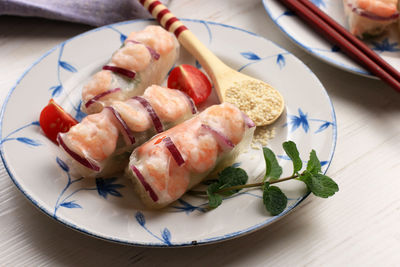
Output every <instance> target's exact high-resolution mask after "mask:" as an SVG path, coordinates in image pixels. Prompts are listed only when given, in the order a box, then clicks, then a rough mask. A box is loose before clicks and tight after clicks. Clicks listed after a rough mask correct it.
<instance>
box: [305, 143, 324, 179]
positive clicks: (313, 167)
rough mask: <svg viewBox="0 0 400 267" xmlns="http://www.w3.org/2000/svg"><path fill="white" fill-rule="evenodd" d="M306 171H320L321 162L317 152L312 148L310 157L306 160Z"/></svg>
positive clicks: (315, 172)
mask: <svg viewBox="0 0 400 267" xmlns="http://www.w3.org/2000/svg"><path fill="white" fill-rule="evenodd" d="M307 171H309V172H310V173H312V174H317V173H320V172H321V162H320V161H319V159H318V157H317V153H316V152H315V150H314V149H313V150H311V152H310V159H309V160H308V162H307Z"/></svg>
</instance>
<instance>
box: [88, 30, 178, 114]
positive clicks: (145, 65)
mask: <svg viewBox="0 0 400 267" xmlns="http://www.w3.org/2000/svg"><path fill="white" fill-rule="evenodd" d="M178 56H179V43H178V41H177V39H176V37H175V36H174V35H173V34H172V33H170V32H168V31H166V30H164V29H163V28H162V27H160V26H153V25H152V26H147V27H146V28H145V29H144V30H142V31H139V32H132V33H131V34H130V35H129V36H128V37H127V39H126V40H125V41H124V44H123V45H122V47H121V48H119V49H118V50H117V51H116V52H115V53H114V54H113V55H112V57H111V60H110V61H109V62H108V63H107V64H106V65H105V66H103V69H102V70H100V71H99V72H97V73H96V74H94V75H93V76H92V77H91V79H90V80H89V81H88V82H87V83H86V85H85V86H84V87H83V89H82V101H83V103H82V110H83V111H84V112H85V113H88V114H92V113H97V112H100V111H101V110H102V109H103V108H104V107H105V106H108V105H110V103H112V101H116V100H117V101H125V100H127V99H129V98H131V97H133V96H137V95H142V94H143V92H144V90H145V89H146V88H147V87H148V86H150V85H153V84H158V85H159V84H161V83H162V82H163V80H164V79H165V77H166V75H167V73H168V71H169V70H170V69H171V68H172V67H173V65H174V63H175V61H176V60H177V58H178Z"/></svg>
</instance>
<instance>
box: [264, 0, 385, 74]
mask: <svg viewBox="0 0 400 267" xmlns="http://www.w3.org/2000/svg"><path fill="white" fill-rule="evenodd" d="M267 1H270V2H273V0H262V3H263V6H264V9H265V11H266V12H267V14H268V16H269V17H270V18H271V20H272V22H273V23H274V24H275V25H276V26H278V28H279V29H280V30H281V32H283V33H284V34H285V35H286V36H287V37H289V39H290V40H291V41H292V42H293V43H295V44H296V45H297V46H298V47H300V48H301V49H303V50H304V51H306V52H307V53H309V54H310V55H312V56H314V57H316V58H318V59H320V60H321V61H323V62H325V63H328V64H329V65H331V66H333V67H336V68H338V69H341V70H344V71H347V72H349V73H353V74H356V75H359V76H362V77H366V78H371V79H378V78H377V77H376V76H375V75H373V74H371V73H370V72H369V71H366V70H364V69H361V68H357V67H352V66H346V65H345V64H343V63H340V62H338V61H335V60H334V59H332V58H331V57H328V56H324V55H322V54H320V53H319V52H318V51H316V50H313V49H311V48H309V47H308V46H306V45H305V44H304V42H301V41H299V40H298V39H296V38H295V37H293V36H292V35H290V34H289V33H288V32H287V31H286V30H285V28H284V27H283V26H282V25H281V24H279V23H278V22H276V21H275V20H274V18H273V17H272V14H271V10H270V9H269V8H268V7H267V4H266V2H267ZM310 30H311V29H310Z"/></svg>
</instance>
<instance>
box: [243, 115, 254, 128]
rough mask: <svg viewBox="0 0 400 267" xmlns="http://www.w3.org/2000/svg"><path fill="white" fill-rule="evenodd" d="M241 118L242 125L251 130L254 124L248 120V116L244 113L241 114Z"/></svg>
mask: <svg viewBox="0 0 400 267" xmlns="http://www.w3.org/2000/svg"><path fill="white" fill-rule="evenodd" d="M242 117H243V119H244V124H246V126H247V127H249V128H253V127H254V126H256V125H255V123H254V122H253V121H252V120H251V119H250V118H249V116H247V115H246V113H244V112H242Z"/></svg>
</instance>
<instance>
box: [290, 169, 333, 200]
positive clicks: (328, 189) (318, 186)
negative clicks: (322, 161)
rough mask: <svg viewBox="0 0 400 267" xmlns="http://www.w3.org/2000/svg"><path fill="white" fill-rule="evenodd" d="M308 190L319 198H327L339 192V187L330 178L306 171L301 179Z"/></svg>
mask: <svg viewBox="0 0 400 267" xmlns="http://www.w3.org/2000/svg"><path fill="white" fill-rule="evenodd" d="M297 179H298V180H300V181H303V182H304V183H305V184H306V185H307V188H308V189H309V190H310V191H311V192H312V193H313V194H314V195H316V196H317V197H322V198H327V197H330V196H333V195H334V194H335V193H336V192H338V191H339V186H338V185H337V184H336V183H335V182H334V181H333V180H332V179H331V178H329V177H328V176H326V175H323V174H320V173H317V174H313V173H310V172H308V171H305V172H304V173H303V174H302V175H301V176H300V177H299V178H297Z"/></svg>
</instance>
